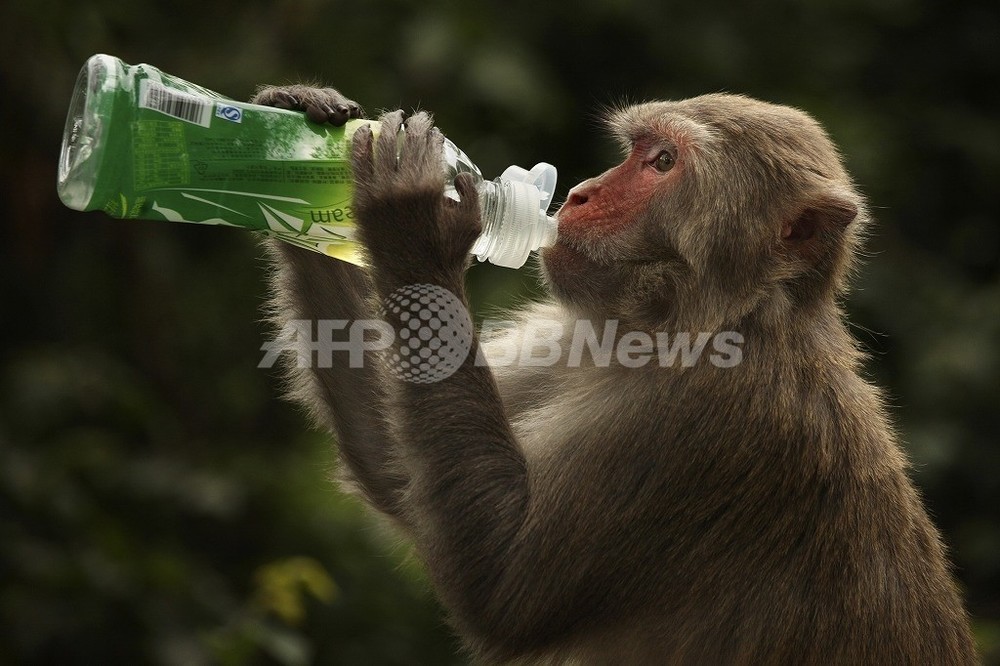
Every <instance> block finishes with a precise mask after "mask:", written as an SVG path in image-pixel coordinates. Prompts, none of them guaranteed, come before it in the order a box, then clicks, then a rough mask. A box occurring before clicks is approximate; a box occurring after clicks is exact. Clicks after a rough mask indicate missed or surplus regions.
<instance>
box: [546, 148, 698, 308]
mask: <svg viewBox="0 0 1000 666" xmlns="http://www.w3.org/2000/svg"><path fill="white" fill-rule="evenodd" d="M684 171H685V169H684V154H683V146H679V145H678V142H676V141H674V140H673V138H672V137H665V136H651V135H647V136H642V137H639V138H637V139H635V140H634V142H633V143H632V146H631V149H630V151H629V154H628V156H627V157H626V159H625V161H623V162H622V163H621V164H619V165H618V166H616V167H614V168H612V169H609V170H608V171H606V172H604V173H603V174H601V175H600V176H597V177H595V178H591V179H589V180H585V181H584V182H582V183H580V184H579V185H577V186H576V187H574V188H573V189H572V190H570V193H569V197H568V198H567V200H566V203H564V204H563V206H562V207H561V208H560V209H559V212H558V213H557V214H556V216H557V219H558V221H559V239H558V242H557V243H556V244H555V246H553V247H551V248H548V249H546V250H545V251H543V253H542V262H543V266H544V269H545V272H546V275H547V276H548V279H549V282H550V284H551V285H552V287H553V289H554V291H555V293H556V294H557V295H559V296H561V297H563V298H564V299H566V300H569V301H578V302H579V301H584V302H591V303H594V302H600V303H605V304H608V305H611V304H612V302H613V301H614V300H615V297H617V296H619V295H620V294H621V293H622V291H623V290H627V289H628V287H629V282H630V280H629V279H628V275H627V274H628V273H629V272H630V271H632V269H634V268H635V267H636V266H637V265H639V264H641V263H643V260H644V257H646V256H648V257H649V258H650V259H651V260H653V259H656V260H659V259H661V258H662V256H661V254H662V253H661V252H660V251H659V250H660V248H657V247H652V246H651V239H652V238H654V237H656V236H659V234H651V233H649V232H650V231H651V230H650V229H647V228H645V227H648V226H650V216H649V215H648V212H649V210H650V208H651V201H652V200H653V199H654V197H656V198H660V197H669V196H670V192H671V191H672V190H673V189H674V188H675V186H676V184H677V183H678V182H680V179H681V178H683V176H684ZM653 244H655V241H653Z"/></svg>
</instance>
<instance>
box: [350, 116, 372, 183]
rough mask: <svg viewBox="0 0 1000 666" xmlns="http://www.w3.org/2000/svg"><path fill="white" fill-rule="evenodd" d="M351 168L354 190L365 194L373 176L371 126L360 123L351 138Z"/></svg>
mask: <svg viewBox="0 0 1000 666" xmlns="http://www.w3.org/2000/svg"><path fill="white" fill-rule="evenodd" d="M351 169H352V170H353V172H354V182H355V192H356V193H359V194H366V193H367V188H368V187H369V185H370V184H371V182H372V179H373V178H374V175H375V172H374V166H373V164H372V128H371V127H369V126H368V125H362V126H361V127H359V128H358V129H357V131H355V132H354V136H353V137H352V138H351Z"/></svg>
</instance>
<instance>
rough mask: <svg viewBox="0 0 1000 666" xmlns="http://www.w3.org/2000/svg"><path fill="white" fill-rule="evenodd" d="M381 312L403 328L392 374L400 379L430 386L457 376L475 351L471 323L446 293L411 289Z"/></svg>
mask: <svg viewBox="0 0 1000 666" xmlns="http://www.w3.org/2000/svg"><path fill="white" fill-rule="evenodd" d="M382 312H383V313H385V312H391V313H392V314H393V315H396V317H395V318H396V320H397V321H398V322H399V324H400V326H399V329H398V330H397V333H398V337H397V342H396V348H395V349H394V350H393V352H394V353H392V354H391V355H389V356H387V357H386V359H387V361H388V363H387V365H388V366H389V370H390V371H391V372H392V373H393V374H394V375H396V376H397V377H399V378H400V379H403V380H406V381H411V382H415V383H418V384H428V383H432V382H437V381H441V380H442V379H446V378H447V377H449V376H451V375H452V374H454V372H455V371H456V370H457V369H458V368H459V367H460V366H461V365H462V363H464V362H465V360H466V358H467V357H468V355H469V350H470V349H471V347H472V339H473V334H472V319H471V318H470V316H469V313H468V311H466V309H465V306H464V304H463V303H462V302H461V300H459V299H458V297H456V296H455V295H454V294H452V293H451V292H450V291H448V290H447V289H444V288H442V287H438V286H437V285H432V284H419V285H408V286H406V287H402V288H400V289H397V290H396V291H395V292H393V293H392V294H390V295H389V297H388V298H386V300H385V303H384V304H383V306H382Z"/></svg>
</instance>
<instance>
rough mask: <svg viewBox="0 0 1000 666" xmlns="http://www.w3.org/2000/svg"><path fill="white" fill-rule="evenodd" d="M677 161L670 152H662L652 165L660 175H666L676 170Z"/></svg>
mask: <svg viewBox="0 0 1000 666" xmlns="http://www.w3.org/2000/svg"><path fill="white" fill-rule="evenodd" d="M675 163H676V160H675V159H674V156H673V154H672V153H671V152H670V151H669V150H661V151H660V153H659V154H658V155H657V156H656V157H655V158H654V159H653V161H652V162H650V164H652V165H653V168H654V169H656V170H657V171H659V172H660V173H666V172H668V171H670V170H671V169H673V168H674V164H675Z"/></svg>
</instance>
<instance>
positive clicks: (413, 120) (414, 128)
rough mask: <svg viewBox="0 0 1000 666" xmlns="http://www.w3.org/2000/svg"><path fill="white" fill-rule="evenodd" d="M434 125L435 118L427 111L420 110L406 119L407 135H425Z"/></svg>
mask: <svg viewBox="0 0 1000 666" xmlns="http://www.w3.org/2000/svg"><path fill="white" fill-rule="evenodd" d="M432 127H434V119H433V118H432V117H431V115H430V114H429V113H427V112H426V111H418V112H417V113H415V114H414V115H412V116H410V117H409V118H407V119H406V136H412V137H421V138H422V137H423V136H424V135H426V134H427V132H429V131H430V129H431V128H432Z"/></svg>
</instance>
